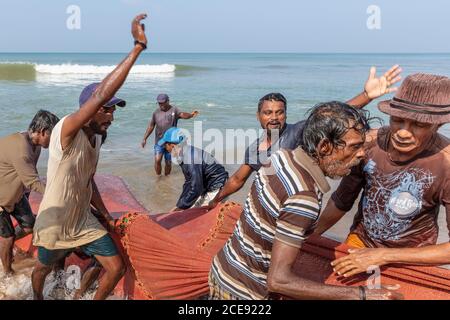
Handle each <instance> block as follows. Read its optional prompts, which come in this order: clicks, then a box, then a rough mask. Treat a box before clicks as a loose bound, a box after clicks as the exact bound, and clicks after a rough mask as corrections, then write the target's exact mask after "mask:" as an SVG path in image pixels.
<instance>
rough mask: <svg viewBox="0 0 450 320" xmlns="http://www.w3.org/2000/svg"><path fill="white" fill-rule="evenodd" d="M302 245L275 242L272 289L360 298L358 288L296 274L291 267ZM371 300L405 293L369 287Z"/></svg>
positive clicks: (300, 294) (328, 297) (300, 295)
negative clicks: (335, 284)
mask: <svg viewBox="0 0 450 320" xmlns="http://www.w3.org/2000/svg"><path fill="white" fill-rule="evenodd" d="M299 251H300V248H296V247H293V246H290V245H288V244H286V243H284V242H281V241H279V240H276V239H275V241H274V244H273V247H272V258H271V262H270V268H269V273H268V275H267V285H268V290H269V291H270V292H274V293H278V294H281V295H284V296H288V297H291V298H294V299H322V300H359V299H360V296H359V289H358V288H357V287H345V286H332V285H326V284H322V283H319V282H315V281H311V280H308V279H305V278H302V277H299V276H297V275H296V274H295V273H294V272H293V271H292V270H293V266H294V263H295V261H296V258H297V255H298V253H299ZM366 296H367V299H368V300H394V299H401V298H402V296H401V295H400V294H398V293H396V292H394V291H392V290H389V289H388V288H384V287H382V288H381V289H372V290H366Z"/></svg>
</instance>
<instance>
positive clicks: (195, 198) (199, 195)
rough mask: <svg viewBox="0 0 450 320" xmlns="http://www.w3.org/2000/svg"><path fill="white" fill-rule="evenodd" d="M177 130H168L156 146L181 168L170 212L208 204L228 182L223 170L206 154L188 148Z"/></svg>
mask: <svg viewBox="0 0 450 320" xmlns="http://www.w3.org/2000/svg"><path fill="white" fill-rule="evenodd" d="M186 142H187V141H186V137H185V136H184V135H183V133H182V132H181V129H179V128H175V127H172V128H169V129H168V130H167V131H166V132H165V133H164V136H163V137H162V138H161V139H160V140H159V141H158V145H159V146H160V147H162V148H164V149H165V150H166V151H167V152H168V153H169V154H171V155H172V161H174V162H175V163H177V164H179V165H180V166H181V170H182V171H183V174H184V177H185V182H184V185H183V192H182V193H181V196H180V198H179V199H178V202H177V206H176V207H175V208H174V209H173V210H172V211H178V210H184V209H188V208H191V207H201V206H206V205H208V203H209V201H211V200H212V199H213V198H214V197H215V196H216V195H217V193H218V192H219V191H220V189H221V188H222V187H223V186H224V184H225V182H226V181H227V179H228V173H227V171H226V170H225V168H224V167H223V166H222V165H221V164H219V163H217V161H216V159H214V157H213V156H212V155H210V154H209V153H207V152H205V151H203V150H201V149H198V148H195V147H193V146H190V145H188V144H187V143H186Z"/></svg>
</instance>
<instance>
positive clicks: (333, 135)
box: [302, 101, 376, 159]
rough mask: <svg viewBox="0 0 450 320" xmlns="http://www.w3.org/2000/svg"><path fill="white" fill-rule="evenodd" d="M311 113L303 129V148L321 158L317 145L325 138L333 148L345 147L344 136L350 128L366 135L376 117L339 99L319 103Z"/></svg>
mask: <svg viewBox="0 0 450 320" xmlns="http://www.w3.org/2000/svg"><path fill="white" fill-rule="evenodd" d="M309 113H310V114H309V117H308V119H307V120H306V123H305V127H304V129H303V141H302V148H303V149H304V150H305V151H306V153H308V154H309V155H310V156H312V157H313V158H316V159H318V158H319V155H318V154H317V147H318V146H319V143H320V142H321V141H322V140H323V139H326V140H328V141H329V142H330V143H331V145H332V146H333V148H342V147H345V141H344V140H343V139H342V137H343V136H344V135H345V134H346V133H347V132H348V131H349V130H350V129H354V130H356V131H357V132H359V133H360V134H361V135H363V136H365V134H366V132H367V131H369V130H370V122H371V121H372V120H373V119H376V118H370V115H369V113H368V112H367V111H366V110H358V109H355V108H354V107H352V106H350V105H348V104H346V103H342V102H338V101H330V102H325V103H319V104H317V105H316V106H314V107H313V108H312V109H311V110H310V112H309Z"/></svg>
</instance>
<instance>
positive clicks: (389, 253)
mask: <svg viewBox="0 0 450 320" xmlns="http://www.w3.org/2000/svg"><path fill="white" fill-rule="evenodd" d="M445 207H446V212H447V217H450V204H447V205H446V206H445ZM349 253H350V254H349V255H348V256H345V257H342V258H340V259H336V260H335V261H333V262H332V263H331V265H332V266H333V267H334V270H335V271H336V272H337V273H338V274H340V275H343V276H344V277H351V276H353V275H356V274H358V273H362V272H366V270H367V269H368V267H369V266H371V265H376V266H383V265H387V264H410V265H423V266H438V265H445V264H450V243H442V244H437V245H430V246H425V247H420V248H366V249H359V250H358V249H350V250H349Z"/></svg>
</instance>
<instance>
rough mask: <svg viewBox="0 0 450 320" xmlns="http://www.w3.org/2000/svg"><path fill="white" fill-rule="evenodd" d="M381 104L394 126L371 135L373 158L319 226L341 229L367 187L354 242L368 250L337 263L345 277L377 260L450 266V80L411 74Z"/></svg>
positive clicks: (344, 185) (343, 187)
mask: <svg viewBox="0 0 450 320" xmlns="http://www.w3.org/2000/svg"><path fill="white" fill-rule="evenodd" d="M378 108H379V109H380V110H381V111H382V112H384V113H387V114H388V115H389V116H390V118H389V126H387V127H383V128H381V129H379V130H377V131H374V132H372V133H371V134H370V138H368V139H367V142H366V149H367V151H366V153H367V157H366V159H365V160H364V161H363V162H362V163H361V164H360V165H359V166H357V167H355V168H354V169H353V170H352V173H351V174H350V175H349V176H347V177H345V178H344V179H343V180H342V182H341V184H340V186H339V188H338V189H337V190H336V192H334V193H333V195H332V197H331V199H330V200H329V202H328V204H327V207H326V209H325V210H324V213H323V215H322V216H321V219H320V222H319V225H318V228H317V229H316V232H317V233H319V234H322V233H323V232H325V231H326V230H328V229H329V228H330V227H331V226H333V225H334V224H335V223H336V222H337V221H338V220H339V219H340V218H341V217H342V216H343V215H344V214H345V213H346V212H347V211H349V210H350V209H351V208H352V206H353V204H354V202H355V201H356V199H357V198H358V195H359V193H360V191H361V190H362V196H361V200H360V203H359V207H358V212H357V214H356V216H355V218H354V222H353V225H352V226H351V229H350V234H349V236H348V238H347V241H346V242H347V244H349V245H350V246H353V247H355V248H360V249H359V250H358V249H354V250H350V252H351V254H350V255H348V256H346V257H343V258H340V259H337V260H336V261H333V262H332V265H333V266H334V269H335V271H336V272H337V273H338V274H340V275H343V276H344V277H351V276H353V275H355V274H358V273H361V272H366V271H367V269H368V267H369V266H373V265H377V266H383V265H387V264H398V263H401V264H417V265H442V264H449V263H450V254H449V253H450V243H443V244H436V241H437V237H438V231H439V228H438V225H437V218H438V213H439V207H440V206H444V207H445V211H446V214H447V223H448V229H449V230H450V140H449V139H448V138H446V137H444V136H443V135H441V134H439V133H438V129H439V128H440V127H441V126H442V125H443V124H445V123H448V122H450V79H449V78H447V77H444V76H438V75H430V74H414V75H411V76H408V77H407V78H406V79H405V81H404V82H403V84H402V85H401V87H400V89H399V90H398V93H397V94H396V95H395V97H394V98H393V99H392V100H388V101H383V102H380V103H379V104H378Z"/></svg>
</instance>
